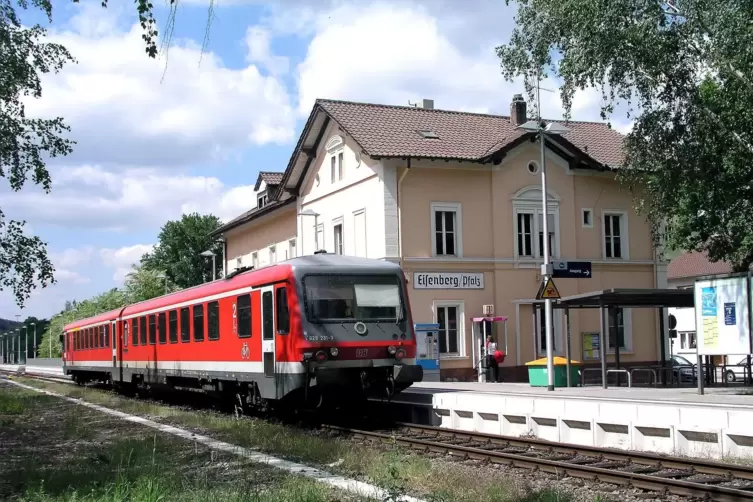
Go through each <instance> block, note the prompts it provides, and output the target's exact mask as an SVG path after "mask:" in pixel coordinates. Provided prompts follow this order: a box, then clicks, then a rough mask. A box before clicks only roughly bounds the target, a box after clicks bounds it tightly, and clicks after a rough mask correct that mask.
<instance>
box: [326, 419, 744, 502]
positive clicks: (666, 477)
mask: <svg viewBox="0 0 753 502" xmlns="http://www.w3.org/2000/svg"><path fill="white" fill-rule="evenodd" d="M324 427H325V428H326V429H330V430H333V431H338V432H340V433H342V434H345V435H348V436H351V437H353V438H357V439H366V440H369V441H383V442H387V443H392V444H398V445H402V446H405V447H408V448H410V449H413V450H417V451H420V452H427V453H428V452H434V453H442V454H449V455H453V456H456V457H460V458H463V459H475V460H483V461H488V462H492V463H496V464H503V465H509V466H513V467H518V468H524V469H534V470H539V471H545V472H549V473H553V474H556V475H559V476H571V477H577V478H581V479H584V480H589V481H599V482H603V483H610V484H615V485H621V486H630V487H633V488H639V489H642V490H647V491H652V492H660V493H665V494H666V493H671V494H674V495H681V496H686V497H697V498H701V499H706V500H718V501H740V500H748V501H750V500H753V468H751V467H746V466H737V465H732V464H723V463H720V462H713V461H707V460H701V459H692V458H682V457H665V456H661V455H656V454H652V453H642V452H634V451H622V450H616V449H611V448H596V447H590V446H578V445H571V444H564V443H552V442H549V441H543V440H540V439H528V438H522V437H505V436H496V435H491V434H483V433H471V432H466V431H458V430H453V429H444V428H440V427H428V426H422V425H415V424H405V423H400V424H397V429H392V430H373V431H372V430H368V431H367V430H360V429H352V428H348V427H342V426H337V425H325V426H324Z"/></svg>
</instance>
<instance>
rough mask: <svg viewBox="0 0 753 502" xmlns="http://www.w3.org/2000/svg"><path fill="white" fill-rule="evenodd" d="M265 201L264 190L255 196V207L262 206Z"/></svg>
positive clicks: (265, 193)
mask: <svg viewBox="0 0 753 502" xmlns="http://www.w3.org/2000/svg"><path fill="white" fill-rule="evenodd" d="M267 201H268V199H267V192H266V191H264V193H260V194H259V195H257V196H256V207H257V208H259V209H261V208H263V207H264V206H266V205H267Z"/></svg>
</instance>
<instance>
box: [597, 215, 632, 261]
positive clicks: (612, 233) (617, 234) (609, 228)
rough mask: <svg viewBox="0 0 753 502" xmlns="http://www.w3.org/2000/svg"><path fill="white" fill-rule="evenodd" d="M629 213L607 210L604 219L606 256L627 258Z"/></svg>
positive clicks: (606, 257) (609, 257)
mask: <svg viewBox="0 0 753 502" xmlns="http://www.w3.org/2000/svg"><path fill="white" fill-rule="evenodd" d="M626 220H627V213H622V212H605V213H604V218H603V219H602V221H603V227H604V228H603V231H604V258H605V259H626V258H627V256H626V255H627V221H626Z"/></svg>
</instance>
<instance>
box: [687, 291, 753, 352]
mask: <svg viewBox="0 0 753 502" xmlns="http://www.w3.org/2000/svg"><path fill="white" fill-rule="evenodd" d="M694 293H695V306H696V308H695V316H696V321H695V322H696V336H697V341H698V353H699V354H700V355H704V356H715V355H745V354H750V352H751V338H750V324H749V322H750V318H749V316H748V309H749V308H750V304H749V295H750V292H749V291H748V282H747V277H727V278H724V279H709V280H703V281H696V283H695V291H694Z"/></svg>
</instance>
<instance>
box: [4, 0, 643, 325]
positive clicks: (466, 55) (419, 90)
mask: <svg viewBox="0 0 753 502" xmlns="http://www.w3.org/2000/svg"><path fill="white" fill-rule="evenodd" d="M155 5H156V8H157V10H156V17H157V21H158V30H159V33H160V38H162V34H163V33H165V32H168V31H169V30H167V29H166V28H168V27H169V24H168V21H169V20H170V18H169V16H168V9H167V8H166V5H165V4H164V3H163V2H155ZM209 5H210V0H181V1H180V2H179V6H178V8H177V12H176V16H175V19H174V21H175V23H174V29H173V31H172V37H171V40H170V43H169V45H168V46H167V47H166V48H165V47H164V46H163V45H162V41H163V40H164V39H163V40H161V41H160V42H159V43H158V46H159V47H161V48H162V50H161V52H160V54H159V56H158V58H157V59H150V58H148V57H147V55H146V53H145V46H144V42H143V40H142V39H141V35H142V30H141V27H140V26H139V24H138V22H137V17H136V12H135V7H134V5H133V3H132V2H115V1H111V2H110V5H109V7H108V8H106V9H103V8H102V7H101V6H100V2H99V1H98V0H82V1H81V3H78V4H74V3H72V2H71V3H66V2H58V3H56V10H55V11H54V13H53V22H52V23H51V24H48V23H47V22H46V20H45V19H44V18H42V17H40V16H35V15H32V14H27V15H26V16H25V17H24V22H25V23H31V22H34V21H39V22H42V24H43V25H45V26H46V27H47V28H48V30H49V31H48V38H49V39H50V40H51V41H54V42H58V43H61V44H63V45H64V46H65V47H66V48H67V49H68V50H69V51H70V52H71V54H72V55H73V57H74V58H75V59H76V61H77V62H76V63H75V64H68V65H66V66H65V67H64V68H63V70H62V71H61V72H60V73H59V74H57V75H46V76H45V77H44V78H43V91H42V92H43V95H42V98H41V99H29V100H27V101H26V104H27V113H28V114H29V115H30V116H38V117H57V116H61V117H64V118H65V120H66V122H67V124H68V125H69V126H70V127H71V132H70V133H69V134H68V135H69V137H70V138H71V139H73V140H75V141H76V145H75V146H74V151H73V153H72V154H71V155H69V156H67V157H64V158H58V159H53V160H51V161H50V162H49V163H48V168H49V170H50V174H51V176H52V190H51V192H50V193H44V192H43V191H42V190H41V189H40V188H38V187H35V186H34V185H33V184H31V183H27V184H26V185H25V187H24V188H23V189H22V190H21V191H19V192H11V191H10V189H9V187H8V185H7V182H5V183H4V184H3V181H4V180H0V201H2V209H3V211H4V212H5V213H6V215H7V217H9V218H11V219H17V220H25V221H26V222H27V232H28V233H31V234H34V235H38V236H39V237H40V238H41V239H42V240H44V241H45V242H47V246H48V252H49V255H50V258H51V260H52V262H53V264H54V266H55V277H56V279H57V283H56V284H54V285H51V286H48V287H47V288H43V289H41V288H38V289H36V290H34V292H33V293H32V296H31V298H30V299H29V300H27V302H26V305H25V307H24V309H23V311H21V310H20V309H19V308H18V306H17V305H16V304H15V300H14V299H13V297H12V295H11V293H10V291H7V290H6V291H0V317H2V318H8V319H15V315H16V314H20V315H21V316H22V317H26V316H28V315H33V316H37V317H40V318H42V317H49V316H51V315H53V314H54V313H56V312H59V311H60V310H61V309H62V308H63V306H64V304H65V301H66V300H73V299H76V300H84V299H86V298H90V297H92V296H94V295H96V294H98V293H100V292H103V291H106V290H108V289H111V288H113V287H117V286H121V285H122V283H123V279H124V277H125V275H126V274H127V273H128V271H129V270H130V268H131V266H132V264H134V263H137V262H138V261H139V258H140V257H141V256H142V255H143V254H144V253H145V252H147V251H149V250H150V249H151V248H152V246H153V245H154V244H155V242H156V241H157V235H158V234H159V230H160V227H161V226H162V225H163V224H164V223H165V222H166V221H168V220H173V219H179V218H180V216H181V214H183V213H190V212H194V211H196V212H199V213H202V214H207V213H212V214H215V215H217V216H218V217H220V218H221V219H222V220H224V221H226V220H228V219H231V218H233V217H235V216H237V215H238V214H240V213H242V212H244V211H247V210H248V209H249V208H250V207H252V206H254V205H255V197H254V195H253V185H254V183H255V182H256V177H257V174H258V172H259V171H260V170H263V171H283V170H284V169H285V167H286V165H287V162H288V160H289V158H290V155H291V153H292V150H293V148H294V146H295V143H296V141H297V139H298V135H299V134H300V132H301V129H302V127H303V125H304V123H305V121H306V119H307V117H308V114H309V113H310V111H311V108H312V106H313V104H314V101H315V100H316V99H317V98H328V99H344V100H354V101H366V102H374V103H382V104H391V105H408V104H409V103H416V102H418V101H420V100H421V99H422V98H428V99H433V100H434V105H435V108H440V109H449V110H465V111H472V112H480V113H497V114H503V115H507V114H509V108H510V101H511V99H512V96H513V94H515V93H524V92H525V89H524V88H523V85H522V82H506V81H505V80H504V79H503V77H502V76H501V72H500V68H499V61H498V58H497V56H496V53H495V47H497V46H498V45H501V44H503V43H506V42H507V41H508V38H509V35H510V33H511V31H512V29H513V26H514V14H515V10H516V6H515V4H514V3H511V5H510V6H507V5H505V2H503V1H501V0H463V1H462V2H461V1H457V0H413V1H408V0H376V1H365V0H349V1H347V2H342V1H337V0H276V1H275V0H219V1H215V2H214V4H213V10H212V11H211V16H210V10H209ZM205 37H208V39H206V45H205V50H204V51H203V52H202V44H205ZM544 87H546V88H548V89H550V90H551V91H552V92H542V98H541V99H542V110H543V115H544V116H545V117H549V118H561V116H562V113H563V112H562V107H561V104H560V101H559V95H558V93H557V83H556V82H555V81H551V82H547V83H545V84H544ZM601 99H602V98H601V91H600V90H597V89H588V90H584V91H581V92H579V93H578V94H577V95H576V98H575V101H574V106H573V110H572V118H573V119H577V120H601V119H600V106H601ZM611 122H612V125H613V127H615V128H617V129H618V130H623V131H627V130H628V129H629V127H630V122H629V120H628V119H627V117H626V116H625V115H624V114H622V115H615V116H614V117H613V118H612V121H611Z"/></svg>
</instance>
